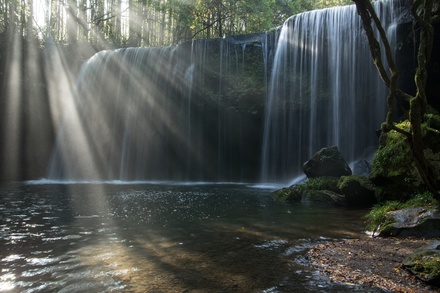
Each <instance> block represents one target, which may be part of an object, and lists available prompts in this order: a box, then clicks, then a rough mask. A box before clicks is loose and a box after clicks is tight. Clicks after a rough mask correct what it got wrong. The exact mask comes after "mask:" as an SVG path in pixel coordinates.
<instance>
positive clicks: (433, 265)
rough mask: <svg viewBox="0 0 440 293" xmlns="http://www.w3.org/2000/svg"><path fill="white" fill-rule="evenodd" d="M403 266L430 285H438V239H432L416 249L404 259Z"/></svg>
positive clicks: (439, 272)
mask: <svg viewBox="0 0 440 293" xmlns="http://www.w3.org/2000/svg"><path fill="white" fill-rule="evenodd" d="M403 265H404V266H405V268H407V269H408V270H410V271H411V272H412V273H413V274H414V275H416V276H417V277H418V278H419V279H421V280H422V281H424V282H426V283H428V284H431V285H436V286H439V285H440V241H438V240H435V241H432V242H431V243H430V244H428V245H427V246H424V247H422V248H420V249H418V250H416V251H415V252H414V253H413V254H412V255H410V256H408V257H407V258H406V259H405V260H404V261H403Z"/></svg>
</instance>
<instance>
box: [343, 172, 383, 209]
mask: <svg viewBox="0 0 440 293" xmlns="http://www.w3.org/2000/svg"><path fill="white" fill-rule="evenodd" d="M338 188H339V189H340V190H341V193H342V194H343V195H344V196H345V198H346V200H347V203H348V205H350V206H357V207H370V206H372V205H374V204H375V203H376V202H377V201H376V196H375V192H374V190H375V189H374V184H373V182H371V181H370V180H369V179H368V178H367V177H363V176H359V175H351V176H342V177H341V178H340V179H339V181H338Z"/></svg>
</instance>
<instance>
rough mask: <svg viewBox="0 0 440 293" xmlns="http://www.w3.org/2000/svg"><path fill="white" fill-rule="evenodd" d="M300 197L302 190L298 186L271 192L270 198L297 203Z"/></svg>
mask: <svg viewBox="0 0 440 293" xmlns="http://www.w3.org/2000/svg"><path fill="white" fill-rule="evenodd" d="M301 197H302V190H301V188H300V187H299V186H298V185H296V186H292V187H286V188H281V189H278V190H275V191H274V192H272V198H274V199H276V200H279V201H286V202H299V201H301Z"/></svg>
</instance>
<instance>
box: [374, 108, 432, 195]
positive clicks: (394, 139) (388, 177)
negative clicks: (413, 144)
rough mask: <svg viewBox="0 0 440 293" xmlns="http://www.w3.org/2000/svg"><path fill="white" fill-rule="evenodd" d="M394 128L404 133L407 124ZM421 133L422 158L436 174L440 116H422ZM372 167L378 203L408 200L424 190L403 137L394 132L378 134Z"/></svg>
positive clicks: (407, 128) (405, 122)
mask: <svg viewBox="0 0 440 293" xmlns="http://www.w3.org/2000/svg"><path fill="white" fill-rule="evenodd" d="M396 126H397V127H399V128H401V129H404V130H407V131H408V130H409V128H410V124H409V122H408V120H405V121H403V122H401V123H399V124H397V125H396ZM422 129H423V143H424V146H425V150H424V153H425V157H426V159H427V160H428V162H429V163H430V164H431V165H432V166H433V167H434V168H435V169H436V170H437V172H438V173H439V174H440V131H439V130H440V116H439V115H436V114H426V115H425V119H424V123H423V125H422ZM372 167H373V169H372V172H371V176H370V179H371V180H372V181H373V182H374V184H375V185H376V198H377V199H378V201H386V200H405V199H409V198H410V196H411V194H414V193H416V192H418V191H420V190H424V188H425V187H424V186H423V182H422V179H421V178H420V175H419V174H418V172H417V168H416V166H415V163H414V162H413V160H412V154H411V149H410V146H409V143H408V141H407V139H406V137H405V136H403V135H402V134H400V133H398V132H396V131H394V130H391V131H389V132H386V133H382V134H381V138H380V146H379V149H378V151H377V152H376V155H375V156H374V159H373V164H372ZM439 179H440V178H439Z"/></svg>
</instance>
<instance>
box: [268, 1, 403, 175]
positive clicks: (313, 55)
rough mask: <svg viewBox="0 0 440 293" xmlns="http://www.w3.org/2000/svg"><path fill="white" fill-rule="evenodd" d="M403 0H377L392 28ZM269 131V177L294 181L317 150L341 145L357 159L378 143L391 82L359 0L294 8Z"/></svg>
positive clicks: (282, 39) (278, 60)
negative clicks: (375, 54) (381, 69)
mask: <svg viewBox="0 0 440 293" xmlns="http://www.w3.org/2000/svg"><path fill="white" fill-rule="evenodd" d="M403 2H404V1H385V2H375V3H374V5H375V9H376V11H378V15H379V17H380V19H381V21H382V24H383V26H384V28H385V30H388V31H389V33H390V34H391V35H390V42H391V46H392V48H394V47H395V42H396V40H395V37H393V36H392V34H393V31H392V30H393V28H394V29H395V27H396V26H395V24H396V21H400V22H404V21H408V20H409V19H410V18H408V17H407V14H405V15H406V16H405V17H402V16H401V14H402V13H403V11H407V10H404V9H403V7H404V5H403ZM269 86H270V88H269V94H268V102H267V106H266V120H265V130H264V137H263V153H262V169H261V177H262V181H263V182H270V181H285V182H286V181H287V180H292V179H293V178H295V177H297V176H299V175H301V174H302V169H301V166H302V164H303V163H304V162H305V161H306V160H308V159H309V158H310V157H311V156H312V155H313V154H314V153H315V152H316V151H318V150H319V149H321V148H323V147H326V146H333V145H336V146H338V147H339V149H340V151H341V152H342V154H343V155H344V157H345V159H346V160H347V161H348V162H350V161H353V160H355V159H357V158H360V157H362V156H363V153H364V152H365V150H366V149H367V148H368V147H369V146H375V145H376V143H377V141H378V139H377V136H376V133H375V132H376V130H377V129H379V128H380V124H381V123H382V122H383V121H384V119H385V115H386V97H387V89H386V87H385V85H384V83H383V82H382V80H381V79H380V78H379V75H378V73H377V71H376V68H375V67H374V64H373V62H372V58H371V55H370V52H369V48H368V43H367V40H366V37H365V34H364V32H363V28H362V23H361V21H360V17H359V16H358V15H357V11H356V7H355V5H349V6H344V7H335V8H330V9H323V10H316V11H311V12H306V13H302V14H299V15H295V16H292V17H291V18H289V19H288V20H287V21H286V22H285V23H284V25H283V27H282V29H281V32H280V35H279V38H278V44H277V51H276V56H275V59H274V65H273V69H272V74H271V80H270V85H269Z"/></svg>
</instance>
